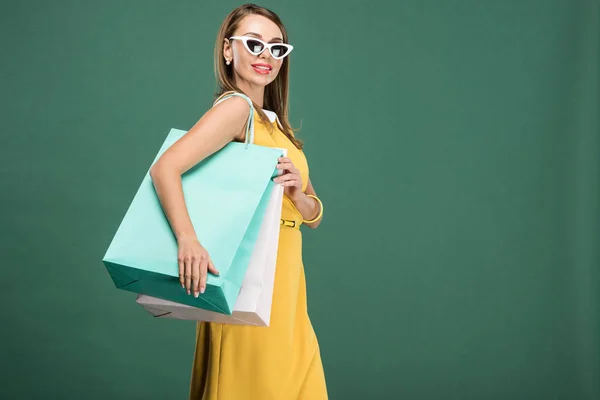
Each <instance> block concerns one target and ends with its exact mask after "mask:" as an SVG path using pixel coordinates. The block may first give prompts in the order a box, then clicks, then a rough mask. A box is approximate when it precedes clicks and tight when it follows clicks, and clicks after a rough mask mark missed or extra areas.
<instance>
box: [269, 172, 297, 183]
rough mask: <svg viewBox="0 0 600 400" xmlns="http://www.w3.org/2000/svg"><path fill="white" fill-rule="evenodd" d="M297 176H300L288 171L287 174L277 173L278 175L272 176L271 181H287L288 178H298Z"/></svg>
mask: <svg viewBox="0 0 600 400" xmlns="http://www.w3.org/2000/svg"><path fill="white" fill-rule="evenodd" d="M299 177H300V176H299V175H298V174H294V173H292V172H288V173H287V174H283V175H279V176H277V177H275V178H273V181H274V182H285V181H289V180H290V179H295V180H298V178H299Z"/></svg>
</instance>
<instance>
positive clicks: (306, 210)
mask: <svg viewBox="0 0 600 400" xmlns="http://www.w3.org/2000/svg"><path fill="white" fill-rule="evenodd" d="M307 194H311V195H313V196H317V194H316V192H315V189H314V187H313V185H312V183H311V182H310V178H309V179H308V184H307V186H306V190H305V192H304V193H301V194H300V195H299V196H298V197H297V198H294V199H291V200H292V202H293V203H294V206H295V207H296V209H298V211H300V214H302V218H303V219H305V220H308V221H310V220H312V219H314V218H315V217H316V216H317V215H318V213H319V212H320V208H321V206H320V205H319V203H318V202H317V201H316V200H315V199H313V198H310V197H308V196H307ZM317 197H318V196H317ZM322 220H323V217H321V218H319V219H318V220H317V221H315V222H312V223H304V225H306V226H308V227H309V228H312V229H316V228H317V227H318V226H319V225H320V223H321V221H322Z"/></svg>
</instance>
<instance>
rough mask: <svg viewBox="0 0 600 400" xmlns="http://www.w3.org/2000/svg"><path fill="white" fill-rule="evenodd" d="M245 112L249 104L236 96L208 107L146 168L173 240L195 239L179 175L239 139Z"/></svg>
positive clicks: (245, 119) (243, 126) (246, 113)
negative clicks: (169, 226) (182, 134)
mask: <svg viewBox="0 0 600 400" xmlns="http://www.w3.org/2000/svg"><path fill="white" fill-rule="evenodd" d="M249 112H250V106H249V105H248V103H247V102H246V100H244V99H243V98H240V97H232V98H229V99H227V100H226V101H223V102H222V103H219V104H218V105H216V106H214V107H212V108H211V109H210V110H208V111H207V112H206V114H204V115H203V116H202V118H200V120H199V121H198V122H197V123H196V124H195V125H194V126H193V127H192V128H191V129H190V130H189V131H188V132H187V133H186V134H185V135H184V136H183V137H182V138H181V139H179V140H178V141H177V142H175V143H174V144H173V145H172V146H171V147H169V148H168V149H167V150H166V151H165V152H164V153H163V154H162V155H161V157H160V158H159V159H158V160H157V161H156V163H154V165H153V166H152V168H151V169H150V176H151V178H152V182H153V184H154V188H155V190H156V193H157V195H158V198H159V200H160V203H161V206H162V208H163V210H164V212H165V215H166V217H167V219H168V220H169V223H170V224H171V228H172V230H173V233H174V234H175V237H176V238H177V240H181V239H182V238H190V239H195V240H197V237H196V232H195V231H194V228H193V226H192V222H191V220H190V216H189V214H188V210H187V208H186V205H185V200H184V196H183V187H182V183H181V175H183V174H184V173H185V172H186V171H187V170H189V169H190V168H192V167H193V166H195V165H196V164H198V163H199V162H200V161H202V160H203V159H205V158H206V157H208V156H210V155H211V154H213V153H215V152H216V151H218V150H220V149H221V148H222V147H224V146H225V145H226V144H228V143H229V142H231V141H232V140H235V139H240V140H243V139H244V134H245V126H246V122H247V120H248V114H249ZM207 195H210V194H207Z"/></svg>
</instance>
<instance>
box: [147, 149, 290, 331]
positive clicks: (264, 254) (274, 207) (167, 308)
mask: <svg viewBox="0 0 600 400" xmlns="http://www.w3.org/2000/svg"><path fill="white" fill-rule="evenodd" d="M284 154H285V152H284ZM271 184H272V185H275V187H274V188H273V190H272V191H271V197H270V199H269V203H268V205H267V210H266V212H265V217H264V220H263V223H262V226H261V228H260V231H259V233H258V240H257V241H256V245H255V247H254V251H253V252H252V256H251V258H250V263H249V265H248V270H247V271H246V276H245V277H244V281H243V282H242V288H241V290H240V294H239V296H238V298H237V301H236V303H235V306H234V308H233V313H232V315H224V314H222V313H217V312H214V311H209V310H204V309H200V308H196V307H191V306H188V305H185V304H179V303H175V302H172V301H168V300H163V299H159V298H156V297H152V296H147V295H144V294H138V296H137V299H136V302H137V303H138V304H139V305H140V306H142V307H143V308H144V309H145V310H146V311H148V312H149V313H150V314H151V315H153V316H154V317H157V318H170V319H180V320H194V321H210V322H218V323H223V324H235V325H254V326H269V323H270V318H271V301H272V298H273V285H274V282H275V269H276V261H277V250H278V244H279V230H280V226H281V224H280V221H281V207H282V202H283V186H281V185H277V184H275V183H274V182H271V183H270V185H271Z"/></svg>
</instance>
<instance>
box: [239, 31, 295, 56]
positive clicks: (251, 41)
mask: <svg viewBox="0 0 600 400" xmlns="http://www.w3.org/2000/svg"><path fill="white" fill-rule="evenodd" d="M234 39H235V40H239V41H241V42H242V43H244V47H245V48H246V50H248V51H249V52H250V54H252V55H255V56H258V55H260V54H261V53H262V52H263V51H265V50H266V49H269V52H270V53H271V55H272V56H273V58H274V59H276V60H281V59H282V58H284V57H285V56H288V55H289V54H290V53H291V52H292V50H293V49H294V46H292V45H291V44H287V43H266V42H263V41H262V40H260V39H257V38H255V37H251V36H232V37H230V38H229V40H234Z"/></svg>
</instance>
